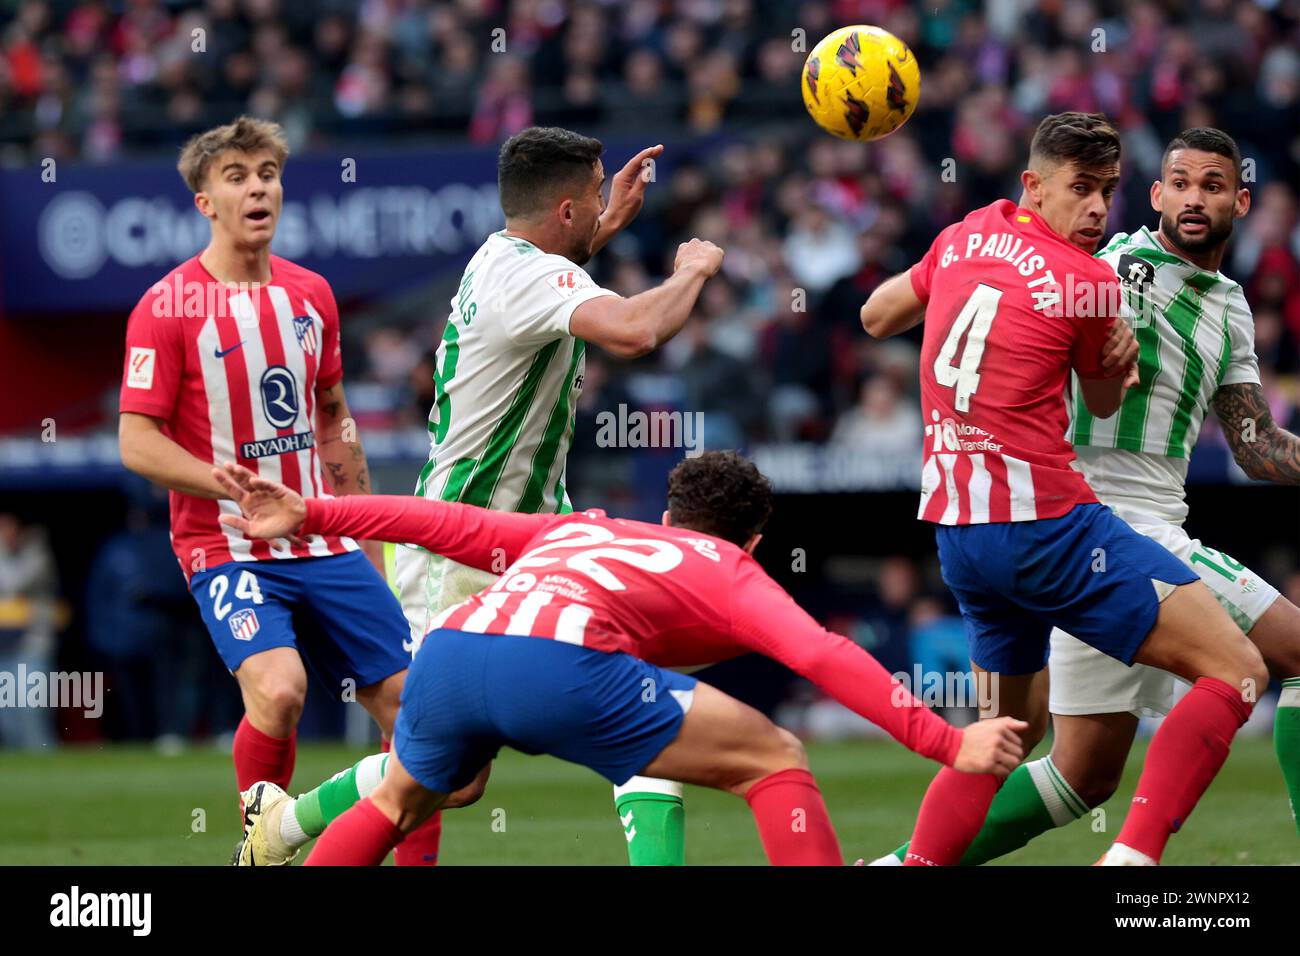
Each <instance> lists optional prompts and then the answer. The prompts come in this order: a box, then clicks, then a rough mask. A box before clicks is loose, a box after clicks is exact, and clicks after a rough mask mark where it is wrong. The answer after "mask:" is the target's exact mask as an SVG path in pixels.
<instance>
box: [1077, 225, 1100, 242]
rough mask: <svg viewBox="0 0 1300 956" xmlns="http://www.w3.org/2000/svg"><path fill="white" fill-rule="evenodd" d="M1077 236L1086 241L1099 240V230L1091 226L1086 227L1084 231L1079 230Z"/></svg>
mask: <svg viewBox="0 0 1300 956" xmlns="http://www.w3.org/2000/svg"><path fill="white" fill-rule="evenodd" d="M1079 235H1081V236H1083V238H1085V239H1088V240H1096V239H1100V238H1101V230H1100V229H1097V228H1094V227H1093V226H1088V227H1086V228H1084V229H1080V230H1079Z"/></svg>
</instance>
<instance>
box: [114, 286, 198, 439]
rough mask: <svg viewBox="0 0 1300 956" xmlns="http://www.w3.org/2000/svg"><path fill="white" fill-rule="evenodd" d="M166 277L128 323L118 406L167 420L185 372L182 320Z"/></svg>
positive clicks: (149, 292)
mask: <svg viewBox="0 0 1300 956" xmlns="http://www.w3.org/2000/svg"><path fill="white" fill-rule="evenodd" d="M170 302H171V299H170V297H169V295H168V284H167V282H166V280H163V281H162V282H159V283H158V284H156V285H155V286H154V287H153V288H151V289H150V290H149V291H148V292H147V293H145V295H144V297H143V298H142V299H141V300H140V301H139V302H138V303H137V304H136V307H135V308H134V309H132V310H131V317H130V319H128V320H127V323H126V355H125V357H124V362H123V365H122V388H121V391H120V392H119V395H118V408H119V410H120V411H123V412H138V413H139V414H141V415H150V416H152V417H154V418H161V419H164V420H168V419H170V418H171V417H172V412H173V411H174V410H175V408H176V398H177V396H178V395H179V394H180V385H181V376H182V374H183V373H184V371H185V340H184V330H183V327H182V319H181V317H180V316H178V315H174V314H173V310H172V309H170V308H169V307H168V306H169V304H170Z"/></svg>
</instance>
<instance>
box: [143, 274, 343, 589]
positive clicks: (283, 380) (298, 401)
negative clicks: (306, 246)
mask: <svg viewBox="0 0 1300 956" xmlns="http://www.w3.org/2000/svg"><path fill="white" fill-rule="evenodd" d="M342 377H343V366H342V359H341V355H340V352H339V317H338V309H337V306H336V305H335V303H334V295H333V293H332V292H331V291H330V287H329V284H328V283H326V281H325V280H324V279H323V278H322V277H321V276H319V275H317V274H316V273H314V272H311V271H309V270H307V269H304V268H302V267H301V266H297V265H295V264H294V263H292V262H290V261H288V260H287V259H281V258H280V257H279V256H272V257H271V282H270V284H269V285H265V286H261V287H258V286H255V285H250V286H249V287H248V288H245V289H240V288H235V287H230V286H227V285H225V284H224V283H221V282H218V281H217V280H216V279H215V278H214V277H213V276H212V275H211V274H210V273H209V272H208V271H207V269H205V268H204V267H203V266H202V264H201V263H200V262H199V258H198V256H195V257H194V258H193V259H190V260H189V261H187V262H184V263H182V264H181V265H180V266H178V267H177V268H176V269H174V270H173V271H172V272H171V273H169V274H168V275H167V276H165V277H164V278H163V279H161V280H159V281H158V282H156V283H155V284H154V285H153V286H152V287H151V288H150V289H149V291H148V292H147V293H145V295H144V297H143V298H142V299H141V300H140V302H139V303H138V304H137V305H136V307H135V309H134V310H133V311H132V313H131V318H130V321H129V322H128V324H127V331H126V362H125V368H124V370H123V374H122V390H121V400H120V407H121V411H123V412H137V413H139V414H142V415H149V416H151V417H153V418H159V419H162V421H163V434H165V435H167V436H168V437H170V438H171V439H172V440H173V441H175V442H176V443H177V444H178V445H180V446H181V447H182V448H184V449H185V450H186V451H188V452H189V453H190V454H192V455H194V456H195V457H197V458H199V459H200V460H201V461H208V462H213V463H220V462H225V461H237V462H239V463H240V464H241V465H244V466H245V467H247V468H249V469H251V470H253V471H255V472H257V473H258V474H260V475H263V476H265V477H267V478H271V479H273V480H275V481H281V482H283V483H284V484H286V485H288V486H289V487H290V488H292V489H294V490H295V491H297V492H298V493H299V494H301V495H302V496H303V497H305V498H311V497H318V496H320V497H329V496H330V489H329V485H328V484H327V483H326V481H325V477H324V475H323V474H322V473H321V466H320V459H319V457H318V456H317V454H316V435H315V428H314V424H313V423H314V422H315V413H316V392H317V390H318V389H324V388H330V387H332V386H333V385H335V384H337V383H338V381H339V380H340V379H341V378H342ZM170 497H171V532H172V548H173V550H174V551H175V552H176V558H177V560H178V561H180V565H181V570H182V571H183V572H184V573H185V577H186V579H188V578H189V577H190V576H191V575H192V574H194V573H195V572H196V571H199V570H202V569H204V568H212V567H216V566H217V565H219V564H223V563H225V562H227V561H265V560H269V559H276V558H299V557H308V556H314V557H322V556H325V555H331V554H343V553H344V552H346V551H355V550H356V549H357V545H356V543H355V542H354V541H353V540H352V539H350V538H346V537H340V536H337V535H327V536H321V535H313V536H311V537H309V538H306V539H305V543H304V544H300V545H295V544H291V543H290V542H289V541H287V540H284V539H276V540H274V541H255V540H252V539H249V538H247V537H245V536H244V534H243V533H242V532H240V531H237V530H235V529H234V528H229V527H227V526H226V525H223V524H221V523H220V522H219V521H217V515H218V514H221V513H223V512H224V513H226V514H234V515H237V514H239V507H238V506H237V505H236V504H235V503H234V502H233V501H213V500H210V499H207V498H197V497H195V496H193V495H187V494H183V493H181V492H178V491H173V492H171V496H170Z"/></svg>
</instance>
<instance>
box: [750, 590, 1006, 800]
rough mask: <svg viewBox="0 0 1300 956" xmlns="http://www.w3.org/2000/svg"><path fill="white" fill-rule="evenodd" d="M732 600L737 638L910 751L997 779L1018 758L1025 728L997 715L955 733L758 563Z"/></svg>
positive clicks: (878, 663)
mask: <svg viewBox="0 0 1300 956" xmlns="http://www.w3.org/2000/svg"><path fill="white" fill-rule="evenodd" d="M731 597H732V606H731V615H732V617H731V619H732V635H733V637H735V639H736V640H737V641H739V642H740V643H741V644H744V645H745V646H747V647H748V648H750V650H753V651H757V652H758V653H760V654H762V655H764V656H765V657H770V658H772V659H773V660H777V661H780V662H781V663H782V664H784V665H785V666H786V667H789V668H790V669H791V670H793V671H794V672H795V673H797V674H800V675H802V676H803V677H806V678H808V680H810V681H812V682H813V683H814V684H816V685H817V686H818V687H819V688H821V689H822V690H823V691H825V692H826V693H828V694H830V695H831V696H832V697H834V698H835V699H836V700H837V701H839V702H840V703H841V704H843V705H844V706H845V707H848V708H849V709H850V710H852V711H854V712H855V713H857V714H860V715H861V716H863V717H865V718H867V720H869V721H871V722H872V723H874V724H877V725H878V726H880V727H881V728H883V729H884V730H886V731H888V733H889V734H890V736H892V737H893V738H894V739H895V740H897V741H898V742H899V743H901V744H902V745H903V746H905V747H907V748H909V749H910V750H914V751H916V752H917V753H919V754H920V755H921V756H923V757H929V758H930V759H932V760H937V761H939V762H940V763H942V764H945V765H947V766H950V767H953V768H955V769H957V770H961V771H964V772H967V773H993V774H996V775H997V776H999V777H1006V776H1007V774H1009V773H1010V772H1011V771H1012V770H1014V769H1015V767H1016V765H1017V764H1018V763H1019V762H1020V759H1021V757H1022V756H1023V751H1022V749H1021V746H1020V739H1019V737H1018V736H1017V735H1016V731H1017V730H1024V729H1025V728H1026V726H1027V725H1025V724H1024V723H1022V722H1020V721H1014V720H1011V719H1010V718H999V719H997V720H981V721H978V722H977V723H975V724H972V725H971V726H970V727H967V728H965V730H958V729H957V728H956V727H953V726H952V725H951V724H949V723H948V722H947V721H945V720H944V719H943V718H941V717H940V716H939V715H938V714H936V713H934V712H933V711H931V710H928V709H927V708H926V707H925V706H924V705H922V703H921V702H920V701H919V700H917V699H916V698H915V697H913V696H912V694H911V693H910V692H909V691H908V690H907V688H905V687H903V686H902V684H900V683H899V682H898V681H897V680H895V679H894V678H893V677H892V676H891V675H890V674H889V672H888V671H886V670H885V668H884V667H882V666H881V664H880V662H879V661H877V660H876V659H875V658H874V657H872V656H871V655H870V654H868V653H867V652H866V651H865V650H863V649H862V648H861V647H859V646H858V645H856V644H854V643H853V642H852V641H850V640H849V639H848V638H846V637H841V636H840V635H839V634H833V633H831V632H830V631H828V630H826V629H825V628H824V627H822V626H821V625H820V624H818V623H817V622H816V621H814V620H813V619H812V618H811V617H810V616H809V615H808V613H807V612H806V611H804V610H803V609H802V608H801V607H799V605H798V604H796V603H795V601H794V599H793V598H791V597H790V595H788V594H786V592H785V591H783V590H782V589H781V588H780V586H779V585H777V583H776V582H775V581H773V580H772V579H771V578H769V577H768V576H767V575H766V574H764V573H763V572H762V571H761V570H760V569H759V568H758V567H757V566H756V565H750V566H746V567H744V568H742V570H741V572H740V575H739V576H738V578H737V581H736V587H735V588H734V589H733V591H732V595H731Z"/></svg>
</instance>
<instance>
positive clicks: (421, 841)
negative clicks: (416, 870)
mask: <svg viewBox="0 0 1300 956" xmlns="http://www.w3.org/2000/svg"><path fill="white" fill-rule="evenodd" d="M441 842H442V811H441V810H439V811H437V812H436V813H434V815H433V816H431V817H429V819H427V820H425V821H424V822H423V823H421V824H420V825H419V826H418V827H416V828H415V829H414V830H412V831H411V832H410V833H408V834H407V835H406V839H405V840H403V841H402V842H401V843H399V844H397V849H395V850H394V851H393V862H394V863H395V864H397V865H398V866H437V864H438V844H439V843H441Z"/></svg>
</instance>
